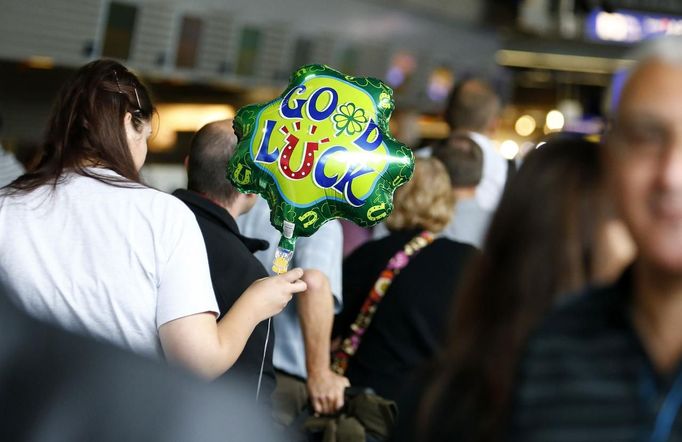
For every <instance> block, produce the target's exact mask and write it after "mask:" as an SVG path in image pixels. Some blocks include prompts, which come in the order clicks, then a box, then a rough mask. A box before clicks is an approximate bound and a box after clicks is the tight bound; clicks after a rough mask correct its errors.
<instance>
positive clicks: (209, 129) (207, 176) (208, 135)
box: [187, 120, 237, 204]
mask: <svg viewBox="0 0 682 442" xmlns="http://www.w3.org/2000/svg"><path fill="white" fill-rule="evenodd" d="M236 145H237V137H236V136H235V134H234V131H233V129H232V120H221V121H214V122H212V123H208V124H207V125H205V126H204V127H202V128H201V129H199V131H197V133H196V134H194V137H193V138H192V143H191V145H190V149H189V156H188V159H187V188H188V189H189V190H192V191H194V192H198V193H202V194H205V195H206V196H209V197H211V198H213V199H216V200H219V201H221V202H225V203H228V204H229V203H232V202H233V201H234V199H235V197H236V196H237V190H236V189H235V188H234V187H233V186H232V184H231V183H230V182H229V181H228V180H227V178H226V172H225V171H226V168H227V163H228V162H229V161H230V158H232V155H233V154H234V149H235V146H236Z"/></svg>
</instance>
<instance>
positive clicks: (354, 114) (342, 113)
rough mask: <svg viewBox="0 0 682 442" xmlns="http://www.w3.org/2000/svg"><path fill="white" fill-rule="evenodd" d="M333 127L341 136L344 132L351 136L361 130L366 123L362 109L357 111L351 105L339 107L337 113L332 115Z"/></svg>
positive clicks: (353, 105)
mask: <svg viewBox="0 0 682 442" xmlns="http://www.w3.org/2000/svg"><path fill="white" fill-rule="evenodd" d="M333 118H334V126H336V129H337V130H338V132H337V133H336V135H337V136H338V135H341V132H343V131H346V132H347V133H348V135H353V134H356V133H358V132H360V131H361V130H362V125H363V124H365V123H366V122H367V117H366V116H365V110H364V109H358V108H356V107H355V104H353V103H346V104H342V105H341V106H339V112H338V113H336V114H334V117H333Z"/></svg>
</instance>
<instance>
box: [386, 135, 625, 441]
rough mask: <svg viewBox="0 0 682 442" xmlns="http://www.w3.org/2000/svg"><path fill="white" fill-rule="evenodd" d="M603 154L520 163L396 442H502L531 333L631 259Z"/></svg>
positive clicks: (587, 147) (568, 148)
mask: <svg viewBox="0 0 682 442" xmlns="http://www.w3.org/2000/svg"><path fill="white" fill-rule="evenodd" d="M600 149H601V146H599V145H598V144H594V143H591V142H588V141H585V140H582V139H557V140H555V141H550V142H548V143H546V144H545V145H543V146H542V147H540V148H538V149H537V150H536V151H534V152H532V153H530V154H529V155H528V156H527V158H526V159H525V161H524V163H523V165H522V166H521V168H520V169H519V171H518V173H517V175H516V176H515V177H514V179H513V180H512V181H511V182H510V183H509V187H508V189H507V190H506V191H505V193H504V195H503V196H502V200H501V202H500V205H499V207H498V209H497V212H496V213H495V215H494V217H493V220H492V222H491V225H490V229H489V230H488V234H487V237H486V240H485V244H484V247H483V251H482V254H481V255H480V256H479V257H478V259H477V260H476V261H475V263H474V265H473V266H472V268H471V272H470V277H469V278H467V280H466V282H465V284H464V286H463V289H462V290H461V292H460V293H459V295H458V296H457V301H456V303H455V306H454V312H453V322H452V323H453V326H452V328H451V331H450V335H449V339H448V344H447V347H446V350H445V351H444V352H443V353H442V354H441V355H440V357H439V358H438V359H437V361H436V363H435V368H432V370H429V371H428V372H427V373H428V374H427V375H426V376H425V377H427V378H428V381H427V384H428V386H427V388H425V389H424V391H423V394H422V392H412V393H415V394H414V395H413V397H412V398H411V399H409V400H407V401H406V402H405V403H406V404H409V405H407V406H406V409H405V410H404V411H405V413H403V414H402V416H403V417H404V418H405V419H404V420H403V421H402V422H401V423H400V425H399V430H398V431H397V432H396V438H395V440H410V441H412V440H419V441H422V440H424V441H426V440H428V441H452V440H457V441H459V440H461V441H476V442H479V441H496V440H501V439H504V436H505V434H506V430H507V425H508V418H509V412H510V410H509V407H510V403H511V399H512V398H511V394H512V387H513V383H514V381H515V375H516V366H517V362H518V357H519V354H520V352H521V349H522V347H523V345H524V343H525V340H526V337H527V336H528V334H529V333H530V331H531V330H532V329H533V328H534V327H535V326H536V325H538V323H539V322H540V321H541V320H542V318H543V317H544V316H545V314H546V313H547V312H548V311H549V310H550V309H551V308H552V306H553V305H554V304H555V303H556V302H557V300H559V299H560V297H561V296H562V295H564V294H566V293H571V292H576V291H578V290H580V289H581V288H582V287H583V286H585V285H586V284H590V283H600V282H606V281H608V280H610V279H612V278H615V277H616V276H617V275H618V273H619V272H620V270H622V268H623V267H624V266H625V264H626V263H627V262H628V261H629V259H631V257H632V254H633V250H632V247H631V246H630V244H631V242H630V240H629V237H628V236H627V233H626V232H625V230H623V229H622V226H621V225H620V222H619V220H618V219H617V218H616V217H615V216H614V215H613V213H612V212H611V207H610V204H609V202H608V201H607V197H606V192H605V190H606V189H605V187H606V183H605V182H604V180H605V178H604V170H603V166H602V162H601V155H600ZM616 247H622V249H621V250H618V249H617V248H616ZM416 396H421V400H419V401H416V400H415V397H416ZM417 403H419V404H420V405H419V406H416V404H417ZM410 413H413V415H412V416H410ZM413 419H416V424H417V425H416V427H413V426H412V425H413V423H412V422H410V421H412V420H413Z"/></svg>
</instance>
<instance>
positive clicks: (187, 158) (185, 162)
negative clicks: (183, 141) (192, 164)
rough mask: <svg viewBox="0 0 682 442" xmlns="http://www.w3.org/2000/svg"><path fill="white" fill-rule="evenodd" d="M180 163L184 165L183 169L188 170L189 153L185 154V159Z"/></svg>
mask: <svg viewBox="0 0 682 442" xmlns="http://www.w3.org/2000/svg"><path fill="white" fill-rule="evenodd" d="M182 164H184V165H185V171H188V170H189V155H185V159H184V161H183V162H182Z"/></svg>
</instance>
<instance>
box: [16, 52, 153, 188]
mask: <svg viewBox="0 0 682 442" xmlns="http://www.w3.org/2000/svg"><path fill="white" fill-rule="evenodd" d="M127 112H129V113H130V114H131V115H132V123H133V126H134V127H135V129H136V130H138V131H139V130H142V125H143V123H144V122H148V121H150V119H151V117H152V115H153V113H154V107H153V105H152V102H151V99H150V97H149V93H148V91H147V89H146V88H145V87H144V85H142V83H141V82H140V81H139V80H138V78H137V77H136V76H135V75H134V74H132V73H131V72H130V71H128V69H126V68H125V67H124V66H123V65H121V64H120V63H118V62H116V61H113V60H96V61H93V62H91V63H88V64H86V65H85V66H83V67H81V68H80V69H78V71H76V73H75V74H74V76H73V77H72V78H71V79H70V80H69V81H67V82H66V83H65V84H64V86H62V88H61V90H60V92H59V94H58V96H57V99H56V101H55V103H54V105H53V108H52V112H51V114H50V118H49V122H48V125H47V130H46V133H45V138H44V142H43V145H42V152H41V154H42V157H41V159H40V161H39V162H38V164H37V166H36V167H35V168H34V169H32V170H31V171H29V172H28V173H26V174H25V175H23V176H21V177H19V178H18V179H16V180H15V181H14V182H12V183H11V184H10V185H9V186H8V188H9V190H10V192H13V193H16V192H22V191H26V192H28V191H31V190H34V189H36V188H38V187H40V186H43V185H45V184H52V185H53V186H56V185H57V184H58V183H59V182H61V180H62V179H63V177H64V172H65V171H67V170H72V171H74V172H76V173H78V174H81V175H86V176H90V177H92V178H95V179H97V180H99V181H103V182H107V183H109V184H113V185H119V186H125V185H126V184H130V183H131V182H132V183H139V182H140V176H139V173H138V171H137V169H136V167H135V163H134V161H133V157H132V154H131V152H130V149H129V147H128V142H127V139H126V133H125V128H124V123H123V121H124V117H125V115H126V113H127ZM88 165H97V166H101V167H106V168H108V169H111V170H113V171H114V172H116V173H118V174H119V175H121V176H122V177H124V180H121V179H117V178H116V177H110V176H102V175H98V174H96V173H92V172H90V171H89V170H88V169H87V168H86V166H88Z"/></svg>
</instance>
